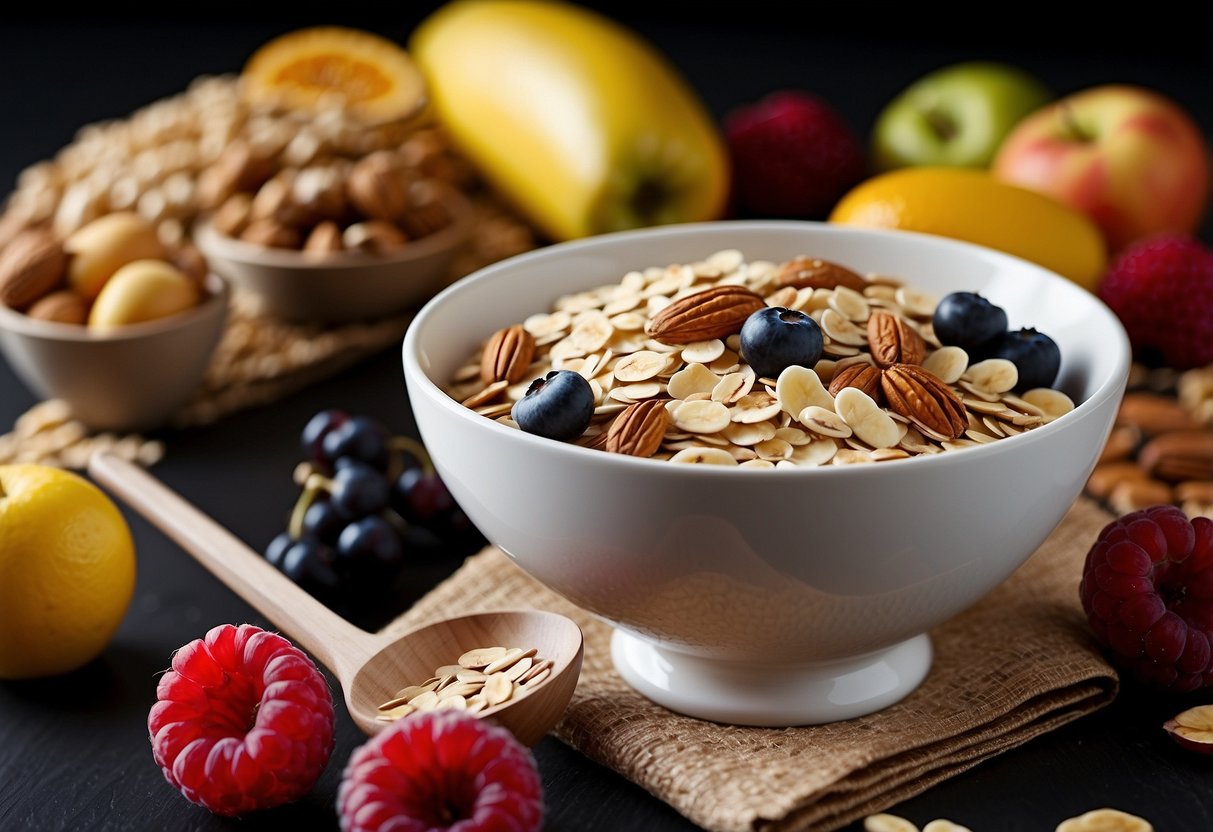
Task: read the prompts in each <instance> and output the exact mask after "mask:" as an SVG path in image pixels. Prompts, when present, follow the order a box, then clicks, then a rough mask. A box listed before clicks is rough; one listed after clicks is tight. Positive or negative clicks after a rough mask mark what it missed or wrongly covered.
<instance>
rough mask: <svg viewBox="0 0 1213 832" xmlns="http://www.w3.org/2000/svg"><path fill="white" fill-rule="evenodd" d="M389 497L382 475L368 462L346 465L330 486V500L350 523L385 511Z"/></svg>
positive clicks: (338, 472)
mask: <svg viewBox="0 0 1213 832" xmlns="http://www.w3.org/2000/svg"><path fill="white" fill-rule="evenodd" d="M390 496H391V493H390V489H389V488H388V484H387V480H386V479H384V476H383V474H382V472H380V471H378V470H376V469H375V468H372V467H371V466H370V465H367V464H366V463H365V462H350V463H349V464H348V465H344V466H343V467H342V468H341V469H340V470H339V471H337V473H336V474H334V475H333V480H332V484H331V485H330V487H329V501H330V502H331V503H332V504H333V507H334V508H335V509H336V510H337V511H338V512H340V513H341V515H342V516H343V517H345V519H346V521H347V522H348V521H350V520H357V519H359V518H361V517H366V516H367V515H369V514H378V513H379V512H381V511H383V509H385V508H387V505H388V499H389V497H390Z"/></svg>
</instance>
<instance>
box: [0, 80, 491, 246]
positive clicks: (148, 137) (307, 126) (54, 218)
mask: <svg viewBox="0 0 1213 832" xmlns="http://www.w3.org/2000/svg"><path fill="white" fill-rule="evenodd" d="M372 158H373V159H374V160H375V161H373V162H370V163H368V165H367V166H366V167H365V168H364V169H363V170H362V171H361V172H360V176H362V177H363V178H364V179H365V178H366V176H367V174H369V173H372V172H374V171H375V170H378V169H379V168H378V167H376V166H379V165H385V164H387V163H390V164H388V165H387V166H388V167H390V168H391V169H392V170H393V171H395V172H396V173H397V174H398V175H399V176H400V177H401V182H400V183H397V182H396V181H395V180H391V181H389V182H387V184H386V185H384V186H383V187H385V188H387V187H389V186H393V187H394V186H395V185H397V184H400V185H401V186H402V188H403V197H404V198H405V199H406V201H407V211H406V212H405V214H406V215H407V217H408V221H407V222H405V221H404V220H403V219H401V220H400V221H401V222H402V223H404V225H403V226H402V227H403V230H404V231H405V232H406V233H409V234H411V235H413V236H419V235H420V234H421V233H423V232H425V231H427V230H433V229H434V228H436V227H439V226H440V225H441V224H444V223H445V222H446V221H447V220H446V218H445V213H444V212H443V209H441V206H439V207H435V203H434V199H435V197H436V196H437V195H438V194H439V193H440V192H441V189H442V188H443V187H454V188H459V189H463V190H466V189H468V188H469V187H471V184H472V181H473V173H472V171H471V169H470V167H469V166H468V165H467V163H466V162H465V161H463V160H462V159H461V158H459V157H457V156H456V155H455V154H453V153H452V152H451V151H450V148H449V145H448V142H447V140H446V139H445V137H444V136H443V135H442V134H440V133H439V132H437V131H436V130H433V129H430V128H425V129H419V128H418V126H417V125H416V124H414V123H403V122H395V123H389V124H381V125H373V126H371V125H367V124H364V123H362V122H360V121H358V120H357V119H356V118H355V117H353V116H351V115H349V114H347V113H345V112H343V111H342V109H341V108H340V107H334V108H333V109H331V110H326V111H323V112H320V113H318V114H311V113H303V112H294V111H289V110H285V109H276V108H272V107H266V106H254V105H251V104H249V103H248V101H247V100H246V99H245V98H244V97H243V96H242V94H241V86H240V81H239V80H238V79H237V78H235V77H231V76H220V77H204V78H199V79H198V80H197V81H195V82H194V83H193V84H192V85H191V86H190V87H189V89H188V90H186V91H185V92H183V93H180V94H178V95H175V96H172V97H169V98H165V99H162V100H160V101H157V102H154V103H152V104H150V105H148V106H146V107H144V108H142V109H140V110H138V111H137V112H135V113H134V114H132V115H131V116H130V117H129V118H126V119H120V120H114V121H109V122H103V123H99V124H93V125H88V126H86V127H84V128H82V129H81V130H80V132H79V133H78V134H77V136H76V138H75V140H74V141H73V142H72V143H71V144H69V145H68V146H67V147H65V148H63V149H62V150H61V151H60V152H59V153H58V154H56V156H55V157H54V158H53V159H51V160H48V161H44V162H39V163H37V164H35V165H32V166H30V167H29V168H27V169H25V170H24V171H22V173H21V174H20V175H19V176H18V180H17V189H16V191H15V192H14V193H13V194H12V196H11V197H10V199H9V202H8V205H7V211H6V214H5V216H4V218H3V220H0V246H3V245H4V244H5V243H6V242H7V241H8V240H9V239H11V237H12V236H13V234H15V233H16V232H17V231H18V230H20V229H22V228H25V227H28V226H43V225H49V226H50V227H51V228H52V230H53V231H54V232H55V233H56V234H58V235H59V236H60V237H67V236H68V235H70V234H71V233H72V232H74V231H76V230H77V229H79V228H81V227H82V226H84V225H85V224H87V223H88V222H90V221H92V220H94V219H96V218H97V217H100V216H102V215H104V214H109V213H114V212H118V211H134V212H136V213H138V214H140V215H141V216H143V217H144V218H145V219H147V220H148V221H149V222H151V223H153V224H154V225H155V226H156V229H157V232H158V233H159V235H160V238H161V240H162V242H164V243H165V244H166V245H175V244H177V243H179V242H181V241H183V240H184V239H185V238H186V237H187V236H188V233H189V228H190V225H191V224H192V223H193V221H194V220H195V219H196V218H197V217H198V216H200V215H201V214H203V213H207V212H210V211H213V210H215V209H217V208H220V206H223V205H224V203H225V202H226V201H227V200H228V199H229V198H231V197H232V196H233V195H234V194H243V197H244V198H245V199H247V200H248V201H249V203H250V211H251V208H252V205H251V203H252V202H253V201H254V198H253V197H252V196H251V195H252V194H253V193H254V192H255V193H257V195H258V196H261V195H260V191H261V189H262V188H263V186H267V185H269V183H270V182H273V183H274V184H273V185H272V186H269V190H268V191H267V193H266V194H265V196H263V197H261V199H260V200H259V201H258V203H257V215H256V217H250V218H251V219H255V220H266V222H261V223H259V224H257V225H256V226H255V229H254V231H252V232H250V233H249V237H250V238H255V237H257V236H258V235H260V239H258V241H259V242H262V241H268V240H271V239H276V240H278V241H279V244H281V241H282V240H284V239H285V238H286V236H287V232H284V231H282V230H281V227H289V228H290V229H292V230H293V232H294V233H295V234H296V235H301V234H302V233H303V231H302V229H303V226H301V225H297V223H299V222H302V221H303V220H304V219H306V218H307V217H318V216H320V215H321V214H324V213H325V212H327V211H329V210H330V209H332V208H333V207H334V205H335V204H336V203H337V202H340V203H341V204H342V205H347V203H348V202H349V200H347V193H346V189H345V187H344V186H345V185H346V184H347V183H346V181H345V180H346V175H347V174H349V175H351V176H352V175H353V169H354V166H355V164H356V163H357V162H358V161H359V160H364V159H372ZM385 181H387V180H385ZM350 184H351V185H352V181H351V183H350ZM372 184H374V183H372ZM363 186H365V187H363ZM352 190H357V191H358V193H359V197H360V200H359V201H355V203H354V204H355V205H357V206H358V208H359V210H362V209H363V207H364V206H362V205H360V204H359V202H364V203H366V204H367V205H369V204H374V205H376V206H377V207H382V206H384V205H386V204H388V200H389V199H396V198H399V197H401V193H398V192H396V191H392V193H390V194H388V193H386V191H385V192H384V193H380V192H378V191H376V190H375V188H374V187H371V186H370V185H367V183H366V182H362V184H361V185H359V186H357V187H356V188H353V189H352ZM352 190H351V193H350V194H349V195H350V196H352ZM241 201H242V200H241ZM440 212H441V213H440ZM228 213H229V215H230V214H232V213H235V208H231V209H228ZM338 213H339V212H338ZM364 215H365V216H367V217H369V218H371V219H374V220H378V218H377V217H376V215H375V214H374V213H365V214H364ZM287 220H290V222H288V221H287ZM315 222H319V220H315ZM250 224H251V222H250ZM280 226H281V227H280ZM374 228H377V227H373V228H372V229H371V230H370V232H369V233H366V232H367V230H366V229H363V230H362V231H358V232H354V233H353V234H351V241H350V243H353V244H354V245H353V247H366V246H370V245H371V243H370V242H368V240H369V239H370V238H374V237H376V236H377V235H376V232H375V230H374ZM240 233H241V234H242V235H243V234H244V233H245V232H244V231H241V232H240ZM350 243H347V242H346V241H345V240H344V239H343V240H342V247H347V248H348V247H351V245H350ZM299 245H302V239H301V240H300V242H299Z"/></svg>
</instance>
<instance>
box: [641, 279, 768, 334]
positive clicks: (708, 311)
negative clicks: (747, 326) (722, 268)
mask: <svg viewBox="0 0 1213 832" xmlns="http://www.w3.org/2000/svg"><path fill="white" fill-rule="evenodd" d="M765 307H766V302H765V301H764V300H763V299H762V296H761V295H759V294H758V293H757V292H752V291H750V290H749V289H746V288H744V287H742V286H729V285H725V286H713V287H712V288H710V289H705V290H704V291H702V292H696V293H695V294H693V295H686V296H685V297H682V298H679V299H678V300H676V301H674V302H673V303H671V304H670V305H669V306H667V307H666V308H665V309H662V310H661V311H660V312H658V313H657V314H656V315H655V316H653V318H652V320H650V321H649V335H651V336H652V337H653V338H654V340H657V341H660V342H661V343H663V344H689V343H691V342H692V341H710V340H711V339H713V338H725V337H727V336H729V335H734V334H736V333H738V332H740V331H741V325H742V324H744V323H745V322H746V318H748V317H750V315H752V314H754V313H755V312H757V311H758V310H759V309H763V308H765Z"/></svg>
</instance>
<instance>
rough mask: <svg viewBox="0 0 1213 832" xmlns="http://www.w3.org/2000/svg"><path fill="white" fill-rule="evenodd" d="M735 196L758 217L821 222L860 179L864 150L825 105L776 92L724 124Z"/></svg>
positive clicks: (800, 95) (797, 94)
mask: <svg viewBox="0 0 1213 832" xmlns="http://www.w3.org/2000/svg"><path fill="white" fill-rule="evenodd" d="M724 126H725V133H726V135H727V137H728V142H729V152H730V155H731V157H732V161H733V183H734V188H735V189H736V193H735V195H734V196H735V198H736V199H737V200H738V202H739V204H740V205H741V207H743V208H745V209H747V210H748V211H751V212H753V213H755V214H759V215H775V216H792V217H821V216H824V214H825V213H826V212H827V211H829V210H830V208H831V207H833V205H834V203H835V202H837V201H838V198H839V197H840V196H842V194H843V192H844V191H846V190H847V189H848V188H850V187H851V186H852V185H854V184H855V183H856V182H858V181H859V180H860V179H862V178H863V175H864V171H865V169H866V164H867V163H866V160H865V158H864V151H863V146H862V145H861V144H860V142H859V139H857V138H856V137H855V134H854V133H853V132H852V131H851V128H850V127H849V126H847V124H846V122H845V121H843V119H842V117H841V116H840V115H838V113H837V112H835V111H834V109H833V108H831V107H830V105H829V104H827V103H826V102H825V101H823V100H822V99H820V98H818V97H817V96H815V95H811V94H809V93H806V92H800V91H798V90H781V91H779V92H774V93H771V94H770V95H768V96H767V97H766V98H764V99H762V100H761V101H759V102H758V103H756V104H752V105H750V106H747V107H741V108H738V109H737V110H735V111H734V112H732V113H730V114H729V115H728V116H727V117H726V119H725V124H724Z"/></svg>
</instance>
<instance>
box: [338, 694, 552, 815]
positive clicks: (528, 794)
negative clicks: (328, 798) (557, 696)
mask: <svg viewBox="0 0 1213 832" xmlns="http://www.w3.org/2000/svg"><path fill="white" fill-rule="evenodd" d="M337 814H338V815H339V816H340V818H341V829H342V832H380V830H382V832H441V830H448V829H449V830H451V831H452V832H534V830H538V829H539V828H540V827H541V826H542V824H543V787H542V785H541V784H540V782H539V773H538V771H537V770H536V768H535V760H534V758H533V757H532V756H531V752H530V751H528V750H527V749H526V747H525V746H523V745H522V743H520V742H518V740H516V739H514V736H513V735H512V734H511V733H510V732H509V731H507V730H506V729H504V728H501V727H499V726H496V725H493V724H491V723H489V722H485V721H482V720H479V719H476V718H475V717H473V716H470V715H468V714H465V713H461V712H459V711H453V710H440V711H422V712H420V713H416V714H413V715H411V716H408V717H405V718H404V719H402V720H401V721H399V722H397V723H395V724H394V725H392V726H391V727H390V728H387V729H385V730H384V731H383V732H381V733H380V734H378V735H376V736H375V737H374V738H373V739H371V740H369V741H368V742H367V743H366V744H365V745H363V746H362V747H361V748H359V749H358V750H356V751H355V752H354V753H353V754H352V755H350V762H349V765H347V766H346V769H345V774H344V775H343V776H342V780H341V788H340V789H339V790H338V792H337Z"/></svg>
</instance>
